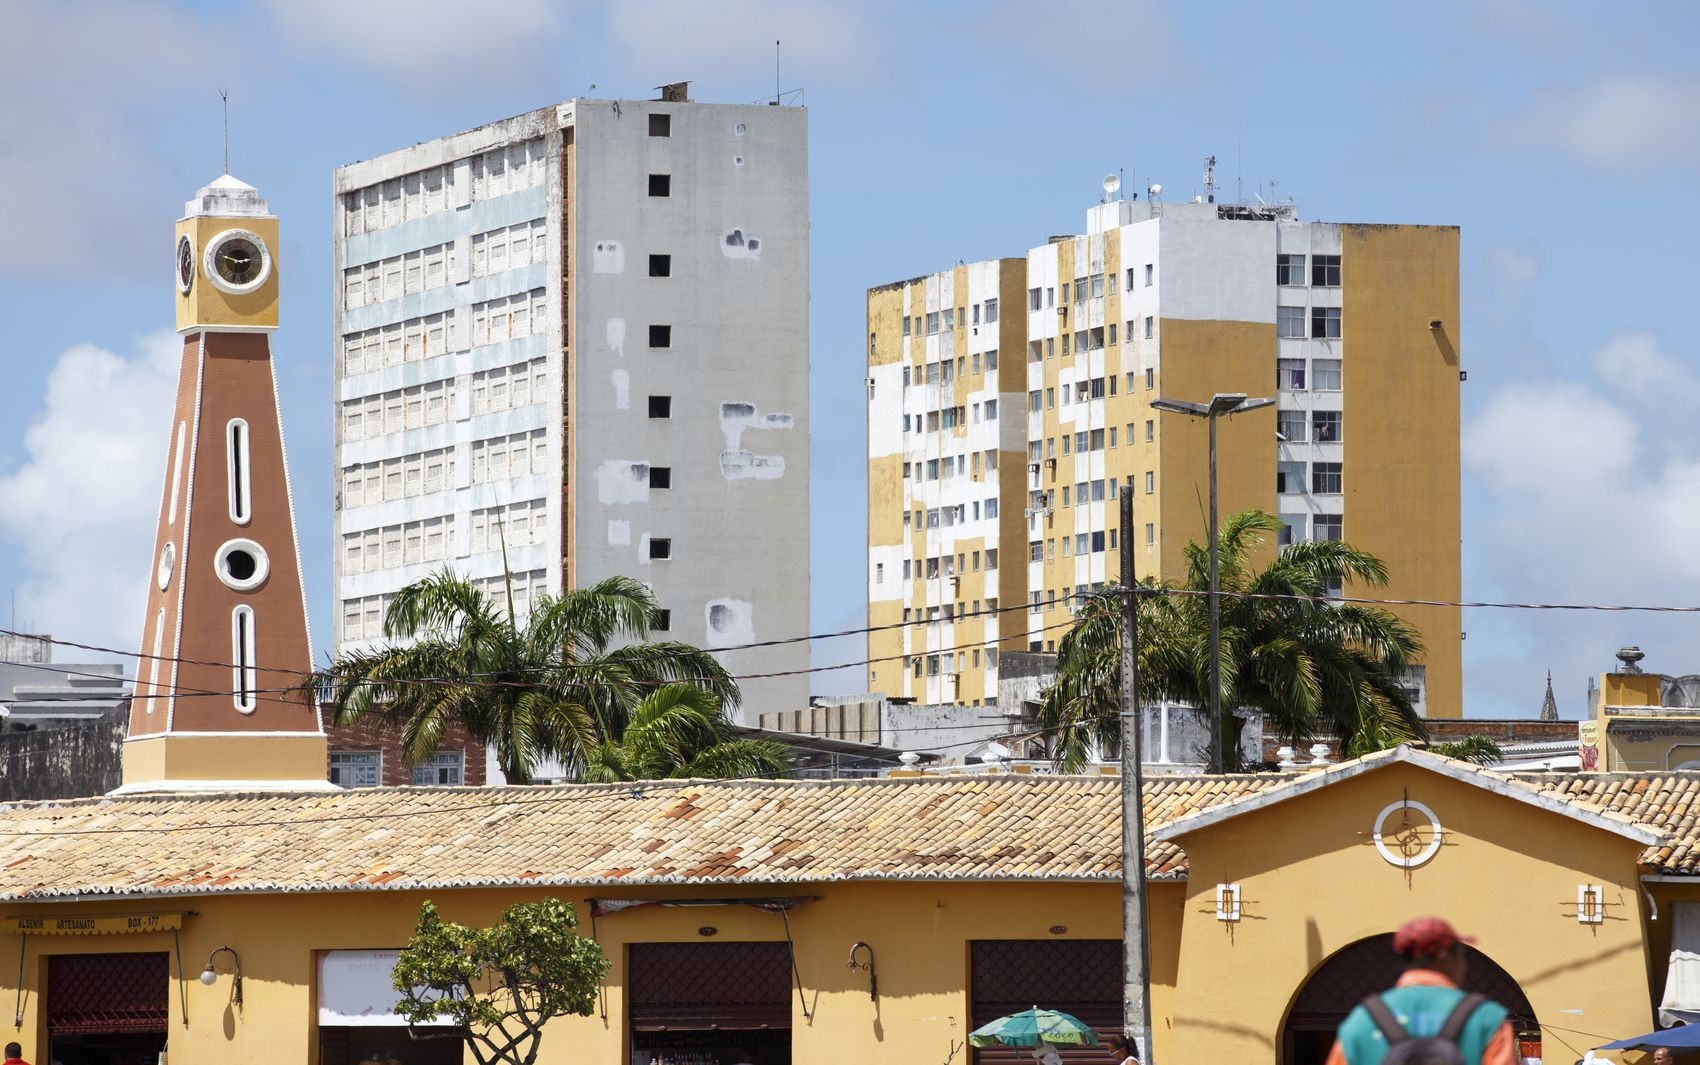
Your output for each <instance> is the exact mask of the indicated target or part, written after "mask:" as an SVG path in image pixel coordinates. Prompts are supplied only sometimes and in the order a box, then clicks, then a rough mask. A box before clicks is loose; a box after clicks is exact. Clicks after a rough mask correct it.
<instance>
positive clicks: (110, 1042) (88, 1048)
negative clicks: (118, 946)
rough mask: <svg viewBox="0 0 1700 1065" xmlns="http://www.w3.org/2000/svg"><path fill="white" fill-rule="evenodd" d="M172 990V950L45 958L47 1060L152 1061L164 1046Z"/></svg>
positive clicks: (73, 1064)
mask: <svg viewBox="0 0 1700 1065" xmlns="http://www.w3.org/2000/svg"><path fill="white" fill-rule="evenodd" d="M170 994H171V964H170V955H168V954H166V953H165V952H164V951H161V952H159V953H151V952H150V953H139V954H57V955H53V956H52V957H49V958H48V959H47V1038H48V1051H49V1060H50V1061H55V1062H60V1063H62V1065H156V1063H157V1062H158V1061H159V1055H160V1052H161V1051H163V1050H164V1049H165V1033H166V1031H167V1030H168V1026H167V1021H168V1019H169V1013H170V1005H169V1003H170Z"/></svg>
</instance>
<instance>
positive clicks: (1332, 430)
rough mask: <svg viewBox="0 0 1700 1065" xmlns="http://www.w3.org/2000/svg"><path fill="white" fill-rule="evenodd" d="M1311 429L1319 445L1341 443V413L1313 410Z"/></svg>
mask: <svg viewBox="0 0 1700 1065" xmlns="http://www.w3.org/2000/svg"><path fill="white" fill-rule="evenodd" d="M1310 427H1311V429H1312V430H1313V431H1314V433H1315V435H1316V442H1317V443H1319V444H1337V443H1339V442H1340V412H1339V411H1337V410H1313V411H1311V412H1310Z"/></svg>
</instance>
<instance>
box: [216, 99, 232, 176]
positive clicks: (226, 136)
mask: <svg viewBox="0 0 1700 1065" xmlns="http://www.w3.org/2000/svg"><path fill="white" fill-rule="evenodd" d="M218 98H219V99H220V100H222V101H224V172H225V174H226V175H227V176H228V175H229V174H230V90H229V89H220V90H218Z"/></svg>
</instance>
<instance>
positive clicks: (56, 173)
mask: <svg viewBox="0 0 1700 1065" xmlns="http://www.w3.org/2000/svg"><path fill="white" fill-rule="evenodd" d="M219 39H220V36H219V32H218V31H216V30H212V29H208V28H206V27H205V26H203V25H200V24H198V23H197V22H195V20H193V19H192V18H190V17H189V16H186V15H185V14H183V13H182V12H181V11H178V10H176V9H175V8H173V7H170V6H167V5H165V4H162V3H159V2H157V0H138V2H135V3H119V2H113V0H17V2H15V3H11V4H8V5H7V6H6V32H5V33H3V34H0V99H4V100H5V101H6V106H4V107H0V202H4V203H6V204H7V205H8V206H9V208H10V209H9V210H8V211H7V220H6V227H7V233H6V239H5V240H3V241H0V277H3V276H6V275H12V276H27V277H30V278H32V279H38V280H39V279H42V278H46V277H67V276H77V277H80V278H84V279H86V278H87V277H88V276H89V274H88V272H89V269H90V261H91V255H92V256H97V257H98V259H99V261H100V264H101V269H102V270H105V271H110V270H112V269H113V268H114V266H116V267H117V268H119V269H131V270H137V271H140V270H142V269H146V268H152V269H154V270H155V271H156V272H160V271H163V270H164V269H165V267H164V266H163V265H162V264H163V263H165V262H166V261H167V257H168V256H169V253H170V243H171V242H170V234H169V233H168V232H167V233H165V234H164V236H161V231H160V230H158V229H157V228H155V227H147V226H142V227H138V226H137V225H136V219H137V218H160V217H165V218H167V219H169V218H171V217H175V216H174V215H169V214H165V213H164V212H165V211H169V210H170V209H171V205H172V204H173V202H174V201H175V202H178V203H180V202H181V201H183V200H184V199H186V198H187V195H186V192H185V190H184V189H183V188H182V184H183V182H182V179H181V178H180V177H179V176H177V173H176V167H177V164H176V162H175V161H174V160H173V159H171V158H170V157H169V155H168V152H167V149H166V148H165V147H164V141H163V139H162V138H160V137H158V136H156V135H155V133H156V131H157V126H156V116H155V115H153V114H152V113H150V111H149V107H150V106H154V107H160V106H163V107H167V108H173V109H179V110H177V112H176V113H177V114H178V115H179V116H180V115H181V110H180V108H181V106H182V104H183V96H182V94H183V93H184V92H186V91H193V92H198V93H203V94H206V95H207V96H208V97H210V98H211V100H212V105H211V107H209V109H208V110H209V112H210V113H213V114H216V111H213V110H212V108H216V106H217V102H218V101H217V97H212V96H211V89H210V88H207V82H206V80H205V78H206V75H205V74H204V72H203V63H204V60H205V57H206V56H207V55H209V54H216V52H217V48H216V45H215V42H216V41H218V40H219ZM215 134H216V130H215ZM191 188H192V187H191ZM162 205H164V206H162ZM160 276H164V275H163V273H161V274H160Z"/></svg>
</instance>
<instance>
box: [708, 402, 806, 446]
mask: <svg viewBox="0 0 1700 1065" xmlns="http://www.w3.org/2000/svg"><path fill="white" fill-rule="evenodd" d="M795 424H796V419H795V418H792V417H791V415H789V414H785V413H779V414H763V413H761V412H760V411H758V410H757V409H756V405H755V404H754V403H738V402H729V403H722V404H721V405H720V431H721V432H723V433H725V434H726V447H727V449H728V450H737V448H738V447H739V445H740V444H742V442H743V438H744V430H745V429H789V428H791V427H792V426H793V425H795Z"/></svg>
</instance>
